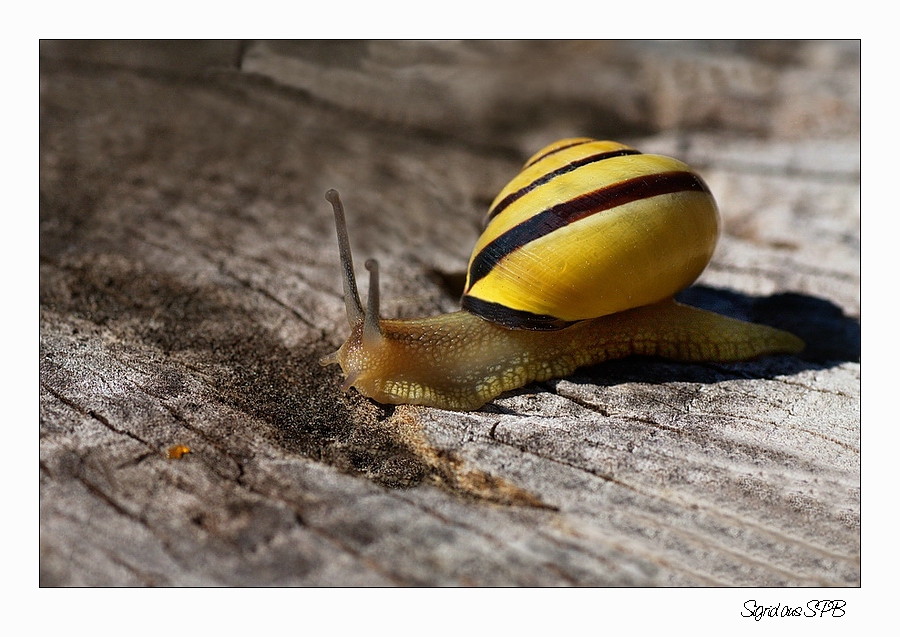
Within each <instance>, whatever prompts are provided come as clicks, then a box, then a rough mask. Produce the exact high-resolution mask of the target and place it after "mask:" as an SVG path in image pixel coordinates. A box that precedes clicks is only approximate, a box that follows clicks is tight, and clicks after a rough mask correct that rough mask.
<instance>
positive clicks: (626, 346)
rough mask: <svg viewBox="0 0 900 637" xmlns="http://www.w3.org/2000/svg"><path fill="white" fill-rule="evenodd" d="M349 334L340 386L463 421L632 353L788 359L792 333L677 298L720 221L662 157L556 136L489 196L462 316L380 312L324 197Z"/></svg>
mask: <svg viewBox="0 0 900 637" xmlns="http://www.w3.org/2000/svg"><path fill="white" fill-rule="evenodd" d="M325 196H326V199H327V200H328V201H329V202H330V203H331V204H332V208H333V210H334V217H335V225H336V227H337V235H338V247H339V251H340V257H341V264H342V269H343V277H342V279H343V288H344V302H345V306H346V312H347V319H348V321H349V323H350V328H351V334H350V337H349V338H348V339H347V341H346V342H345V343H344V344H343V345H342V346H341V347H340V349H338V350H337V351H336V352H334V353H332V354H330V355H328V356H325V357H324V358H322V360H321V361H320V362H321V364H322V365H330V364H334V363H337V364H339V365H340V367H341V369H342V371H343V373H344V376H345V380H344V383H343V389H344V391H347V390H348V389H349V388H350V387H355V388H356V389H357V390H358V391H359V392H360V393H361V394H363V395H364V396H367V397H369V398H372V399H374V400H376V401H378V402H381V403H391V404H403V403H410V404H421V405H428V406H432V407H440V408H444V409H452V410H474V409H478V408H480V407H481V406H483V405H484V404H485V403H487V402H488V401H490V400H492V399H494V398H496V397H497V396H499V395H500V394H501V393H503V392H505V391H508V390H511V389H516V388H518V387H522V386H523V385H526V384H528V383H530V382H534V381H544V380H549V379H552V378H561V377H565V376H567V375H569V374H571V373H572V372H574V371H575V370H576V369H577V368H579V367H583V366H586V365H593V364H596V363H600V362H602V361H605V360H610V359H616V358H623V357H625V356H630V355H649V356H659V357H664V358H668V359H673V360H678V361H687V362H690V361H694V362H699V361H711V362H732V361H742V360H749V359H752V358H756V357H758V356H762V355H767V354H778V353H797V352H799V351H801V350H802V349H803V347H804V343H803V341H802V340H800V339H799V338H798V337H796V336H795V335H793V334H791V333H789V332H785V331H782V330H778V329H775V328H772V327H768V326H765V325H758V324H755V323H748V322H744V321H739V320H737V319H733V318H729V317H725V316H722V315H719V314H715V313H713V312H709V311H706V310H701V309H698V308H694V307H691V306H688V305H683V304H681V303H678V302H676V301H675V300H674V299H673V297H674V295H675V294H676V293H678V292H680V291H681V290H683V289H684V288H686V287H687V286H689V285H690V284H691V283H693V282H694V280H695V279H696V278H697V277H698V276H699V275H700V273H701V272H702V271H703V270H704V268H705V267H706V265H707V264H708V263H709V261H710V259H711V258H712V254H713V250H714V248H715V245H716V240H717V238H718V233H719V213H718V208H717V206H716V203H715V200H714V199H713V197H712V194H711V193H710V191H709V188H708V187H707V185H706V184H705V183H704V182H703V180H702V179H701V178H700V177H699V176H698V175H697V174H696V173H695V172H694V171H692V170H691V169H690V168H689V167H688V166H687V165H685V164H683V163H682V162H680V161H678V160H676V159H672V158H669V157H663V156H660V155H650V154H643V153H640V152H639V151H637V150H635V149H634V148H631V147H629V146H625V145H623V144H619V143H616V142H609V141H596V140H593V139H588V138H575V139H564V140H560V141H558V142H556V143H553V144H551V145H549V146H547V147H546V148H544V149H542V150H541V151H539V152H538V153H537V154H535V155H534V156H533V157H531V158H530V159H529V160H528V161H527V162H526V163H525V166H524V168H523V169H522V171H521V172H520V173H519V174H518V175H517V176H516V177H514V178H513V180H512V181H511V182H510V183H509V184H508V185H507V186H506V187H505V188H504V189H503V190H502V191H501V192H500V194H499V195H497V197H496V199H495V200H494V202H493V204H492V205H491V207H490V209H489V211H488V214H487V219H486V225H485V228H484V232H483V233H482V235H481V237H480V238H479V239H478V241H477V242H476V244H475V248H474V250H473V251H472V256H471V258H470V259H469V266H468V274H467V279H466V285H465V291H464V292H463V295H462V300H461V306H462V309H461V310H459V311H456V312H451V313H449V314H443V315H440V316H434V317H428V318H418V319H405V320H391V319H382V318H381V317H380V316H379V291H378V263H377V262H376V261H375V260H374V259H370V260H368V261H367V262H366V269H367V270H368V271H369V291H368V302H367V305H366V307H365V308H364V307H363V306H362V303H361V301H360V298H359V294H358V292H357V286H356V278H355V275H354V270H353V260H352V257H351V254H350V242H349V238H348V235H347V227H346V221H345V218H344V209H343V204H342V203H341V199H340V196H339V195H338V193H337V191H335V190H329V191H328V192H327V193H326V195H325Z"/></svg>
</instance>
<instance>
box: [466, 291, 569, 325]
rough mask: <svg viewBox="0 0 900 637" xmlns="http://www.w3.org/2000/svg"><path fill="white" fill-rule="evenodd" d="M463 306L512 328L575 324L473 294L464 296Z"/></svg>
mask: <svg viewBox="0 0 900 637" xmlns="http://www.w3.org/2000/svg"><path fill="white" fill-rule="evenodd" d="M462 308H463V309H464V310H467V311H469V312H471V313H472V314H475V315H477V316H480V317H481V318H483V319H485V320H487V321H490V322H491V323H496V324H497V325H502V326H503V327H507V328H509V329H511V330H535V331H542V332H547V331H552V330H561V329H562V328H564V327H568V326H570V325H572V324H573V323H572V322H569V321H564V320H562V319H558V318H556V317H555V316H550V315H549V314H532V313H531V312H526V311H524V310H513V309H512V308H508V307H506V306H505V305H501V304H500V303H493V302H491V301H485V300H483V299H478V298H475V297H473V296H464V297H463V298H462ZM576 322H577V321H576Z"/></svg>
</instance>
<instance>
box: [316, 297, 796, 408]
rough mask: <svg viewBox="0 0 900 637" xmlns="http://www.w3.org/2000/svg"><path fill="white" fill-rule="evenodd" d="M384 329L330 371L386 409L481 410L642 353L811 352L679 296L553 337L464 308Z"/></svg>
mask: <svg viewBox="0 0 900 637" xmlns="http://www.w3.org/2000/svg"><path fill="white" fill-rule="evenodd" d="M380 325H381V329H382V338H381V339H379V341H378V342H375V343H373V342H367V341H366V339H364V338H363V328H362V323H359V324H357V325H356V326H355V327H354V329H353V331H352V333H351V335H350V338H348V339H347V341H346V342H345V343H344V345H343V346H342V347H341V348H340V349H339V350H338V351H337V352H335V353H334V354H332V355H330V356H327V357H325V358H324V359H322V364H323V365H327V364H331V363H338V364H340V366H341V369H342V370H343V371H344V375H345V376H346V380H345V382H344V386H343V389H344V390H345V391H346V390H347V389H349V388H350V387H355V388H356V389H357V391H359V392H360V393H361V394H363V395H364V396H367V397H369V398H372V399H374V400H377V401H378V402H381V403H389V404H416V405H428V406H431V407H440V408H443V409H453V410H473V409H478V408H479V407H481V406H482V405H484V404H485V403H486V402H488V401H490V400H492V399H493V398H496V397H497V396H499V395H500V394H501V393H503V392H505V391H509V390H511V389H516V388H518V387H522V386H523V385H526V384H528V383H530V382H534V381H543V380H549V379H551V378H561V377H564V376H568V375H569V374H571V373H572V372H574V371H575V370H576V369H578V368H579V367H583V366H586V365H594V364H596V363H600V362H603V361H606V360H612V359H616V358H623V357H625V356H630V355H635V354H636V355H646V356H661V357H664V358H668V359H672V360H678V361H711V362H731V361H740V360H748V359H751V358H755V357H758V356H763V355H766V354H775V353H794V352H799V351H801V350H802V349H803V341H801V340H800V339H799V338H797V337H796V336H794V335H793V334H790V333H789V332H784V331H781V330H777V329H775V328H771V327H768V326H765V325H758V324H756V323H747V322H744V321H739V320H736V319H732V318H728V317H725V316H721V315H719V314H715V313H713V312H707V311H705V310H700V309H697V308H694V307H690V306H687V305H682V304H680V303H677V302H675V301H674V300H671V299H668V300H665V301H662V302H660V303H656V304H654V305H648V306H644V307H640V308H636V309H632V310H626V311H624V312H619V313H617V314H612V315H609V316H603V317H600V318H596V319H589V320H586V321H581V322H579V323H576V324H574V325H572V326H570V327H567V328H565V329H562V330H556V331H551V332H542V331H530V330H509V329H506V328H504V327H501V326H499V325H495V324H493V323H489V322H488V321H485V320H484V319H481V318H479V317H477V316H475V315H474V314H470V313H468V312H465V311H459V312H453V313H450V314H443V315H441V316H435V317H431V318H423V319H412V320H402V321H401V320H382V321H381V322H380Z"/></svg>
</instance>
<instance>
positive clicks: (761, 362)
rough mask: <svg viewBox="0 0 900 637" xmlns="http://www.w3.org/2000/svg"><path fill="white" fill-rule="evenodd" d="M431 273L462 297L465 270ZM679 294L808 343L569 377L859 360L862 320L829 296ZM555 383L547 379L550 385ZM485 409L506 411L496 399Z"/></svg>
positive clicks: (614, 380)
mask: <svg viewBox="0 0 900 637" xmlns="http://www.w3.org/2000/svg"><path fill="white" fill-rule="evenodd" d="M431 274H432V277H433V278H434V280H435V282H436V283H438V285H440V286H441V287H442V288H443V289H444V290H445V291H446V292H447V293H448V294H450V295H451V296H454V297H456V298H459V295H461V294H462V289H463V285H464V283H465V273H448V272H440V271H432V273H431ZM675 298H676V299H677V300H678V301H680V302H682V303H685V304H687V305H692V306H694V307H699V308H702V309H704V310H709V311H711V312H716V313H717V314H723V315H725V316H730V317H732V318H736V319H740V320H742V321H750V322H753V323H762V324H763V325H770V326H772V327H777V328H779V329H782V330H787V331H788V332H793V333H794V334H796V335H797V336H799V337H800V338H802V339H803V340H804V341H805V342H806V348H805V349H804V350H803V351H802V352H801V353H800V354H791V355H776V356H765V357H762V358H760V359H757V360H754V361H746V362H738V363H680V362H673V361H666V360H663V359H660V358H652V357H643V356H631V357H629V358H625V359H622V360H615V361H607V362H604V363H600V364H598V365H594V366H592V367H585V368H582V369H580V370H578V371H577V372H576V373H575V374H573V375H572V376H570V377H569V379H568V380H571V381H575V382H579V381H582V382H586V383H592V384H595V385H607V386H608V385H618V384H620V383H624V382H647V383H664V382H673V381H683V382H699V383H714V382H718V381H721V380H723V379H729V378H773V377H775V376H779V375H787V374H795V373H798V372H801V371H805V370H810V369H826V368H829V367H833V366H835V365H839V364H840V363H843V362H859V357H860V325H859V320H858V319H856V318H854V317H852V316H847V315H846V314H844V312H843V310H841V308H840V307H838V306H837V305H835V304H834V303H832V302H831V301H828V300H826V299H822V298H818V297H815V296H810V295H808V294H797V293H793V292H789V293H783V294H773V295H772V296H752V295H749V294H742V293H740V292H734V291H732V290H727V289H723V288H713V287H709V286H705V285H694V286H691V287H689V288H688V289H686V290H683V291H682V292H681V293H679V294H678V295H677V296H676V297H675ZM555 382H556V381H548V383H547V384H548V385H553V384H554V383H555ZM529 391H533V389H532V390H529V389H528V387H524V388H522V389H519V390H514V391H511V392H508V393H506V394H504V395H507V396H510V395H516V394H517V393H528V392H529ZM482 409H486V410H488V411H497V410H499V411H503V408H501V407H499V406H497V405H495V404H493V403H488V405H486V406H485V407H483V408H482Z"/></svg>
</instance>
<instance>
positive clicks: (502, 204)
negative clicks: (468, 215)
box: [485, 142, 641, 223]
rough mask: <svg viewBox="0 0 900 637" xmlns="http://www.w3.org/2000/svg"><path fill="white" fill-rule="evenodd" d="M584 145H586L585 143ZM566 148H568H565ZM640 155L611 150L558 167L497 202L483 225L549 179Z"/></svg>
mask: <svg viewBox="0 0 900 637" xmlns="http://www.w3.org/2000/svg"><path fill="white" fill-rule="evenodd" d="M585 143H587V142H585ZM574 145H575V146H577V144H574ZM566 148H569V146H566ZM560 150H562V149H560ZM554 152H555V151H554ZM547 154H548V155H552V154H553V153H547ZM640 154H641V151H639V150H634V149H630V148H625V149H622V150H611V151H607V152H605V153H597V154H596V155H588V156H587V157H582V158H581V159H577V160H575V161H573V162H570V163H568V164H566V165H565V166H560V167H559V168H557V169H556V170H553V171H551V172H549V173H546V174H544V175H541V176H540V177H538V178H537V179H535V180H534V181H532V182H531V183H530V184H528V185H527V186H525V187H523V188H520V189H519V190H517V191H516V192H513V193H510V194H508V195H507V196H506V197H504V198H503V199H502V200H501V201H499V202H498V203H497V205H496V206H494V207H493V208H491V210H489V211H488V216H487V219H486V220H485V223H488V222H489V221H490V220H491V219H493V218H494V217H496V216H497V215H499V214H500V213H501V212H503V211H504V210H506V208H508V207H509V205H510V204H512V203H513V202H514V201H516V200H518V199H521V198H522V197H523V196H524V195H526V194H528V193H529V192H531V191H532V190H534V189H535V188H537V187H538V186H542V185H543V184H546V183H547V182H548V181H550V180H551V179H553V178H555V177H559V176H560V175H565V174H566V173H570V172H572V171H573V170H577V169H578V168H581V167H582V166H587V165H588V164H594V163H596V162H598V161H603V160H604V159H611V158H612V157H623V156H625V155H640ZM545 157H546V155H545Z"/></svg>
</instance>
